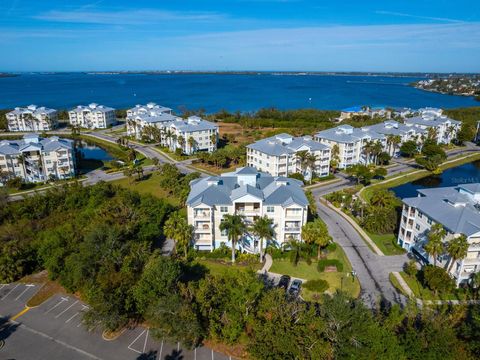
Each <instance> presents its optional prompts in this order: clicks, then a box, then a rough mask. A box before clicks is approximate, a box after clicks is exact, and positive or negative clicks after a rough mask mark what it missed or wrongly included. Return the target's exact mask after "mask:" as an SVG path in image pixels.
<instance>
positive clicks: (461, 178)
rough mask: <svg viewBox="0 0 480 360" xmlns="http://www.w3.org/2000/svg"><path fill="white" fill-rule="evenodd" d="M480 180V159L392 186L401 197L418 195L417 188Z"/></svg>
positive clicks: (453, 184)
mask: <svg viewBox="0 0 480 360" xmlns="http://www.w3.org/2000/svg"><path fill="white" fill-rule="evenodd" d="M477 182H480V160H478V161H475V162H472V163H468V164H464V165H460V166H457V167H454V168H450V169H448V170H445V171H444V172H443V173H442V174H440V175H432V176H427V177H425V178H422V179H419V180H416V181H413V182H411V183H407V184H403V185H400V186H397V187H394V188H391V189H390V190H392V191H393V192H394V193H395V195H397V196H398V197H399V198H402V199H403V198H406V197H413V196H417V189H425V188H434V187H446V186H455V185H460V184H468V183H477Z"/></svg>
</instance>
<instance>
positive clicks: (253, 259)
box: [237, 253, 258, 264]
mask: <svg viewBox="0 0 480 360" xmlns="http://www.w3.org/2000/svg"><path fill="white" fill-rule="evenodd" d="M237 261H238V262H239V263H244V264H254V263H258V255H255V254H246V253H243V254H240V255H238V257H237Z"/></svg>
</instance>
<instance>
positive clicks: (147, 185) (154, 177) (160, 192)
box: [112, 173, 180, 207]
mask: <svg viewBox="0 0 480 360" xmlns="http://www.w3.org/2000/svg"><path fill="white" fill-rule="evenodd" d="M159 181H160V180H159V175H158V174H157V173H152V174H149V175H148V178H147V179H146V180H142V181H135V180H133V179H132V180H130V179H128V178H124V179H120V180H115V181H112V183H114V184H117V185H120V186H123V187H125V188H128V189H130V190H135V191H138V192H139V193H141V194H152V195H154V196H156V197H158V198H161V199H165V200H167V201H168V202H169V203H170V204H172V205H173V206H176V207H177V206H179V205H180V201H179V199H177V198H176V197H174V196H172V195H171V194H169V193H168V192H167V191H165V190H164V189H163V188H162V187H160V185H158V183H159Z"/></svg>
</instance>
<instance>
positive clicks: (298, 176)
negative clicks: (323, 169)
mask: <svg viewBox="0 0 480 360" xmlns="http://www.w3.org/2000/svg"><path fill="white" fill-rule="evenodd" d="M288 177H289V178H292V179H297V180H300V181H301V182H303V183H305V177H304V176H303V175H302V174H300V173H294V174H290V175H288Z"/></svg>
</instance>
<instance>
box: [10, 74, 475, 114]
mask: <svg viewBox="0 0 480 360" xmlns="http://www.w3.org/2000/svg"><path fill="white" fill-rule="evenodd" d="M415 80H418V78H406V77H386V76H333V75H332V76H327V75H303V76H300V75H271V74H261V75H234V74H164V75H142V74H112V75H94V74H84V73H60V74H22V75H20V76H17V77H6V78H0V108H4V109H5V108H13V107H15V106H25V105H29V104H31V103H34V104H37V105H44V106H49V107H53V108H59V109H65V108H70V107H73V106H76V105H78V104H87V103H89V102H97V103H100V104H105V105H109V106H113V107H115V108H128V107H131V106H133V105H135V104H141V103H146V102H149V101H154V102H157V103H159V104H162V105H165V106H169V107H171V108H173V109H174V110H176V111H178V110H182V109H183V108H187V109H201V108H203V109H205V110H206V111H207V112H215V111H218V110H221V109H227V110H230V111H237V110H239V111H254V110H257V109H259V108H262V107H269V106H273V107H277V108H280V109H297V108H306V107H309V108H318V109H342V108H345V107H349V106H353V105H370V106H405V107H412V108H419V107H424V106H435V107H442V108H454V107H464V106H475V105H477V106H478V102H476V101H475V100H474V99H473V98H471V97H462V96H451V95H442V94H435V93H431V92H426V91H422V90H418V89H415V88H413V87H410V86H408V84H409V83H411V82H413V81H415Z"/></svg>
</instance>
